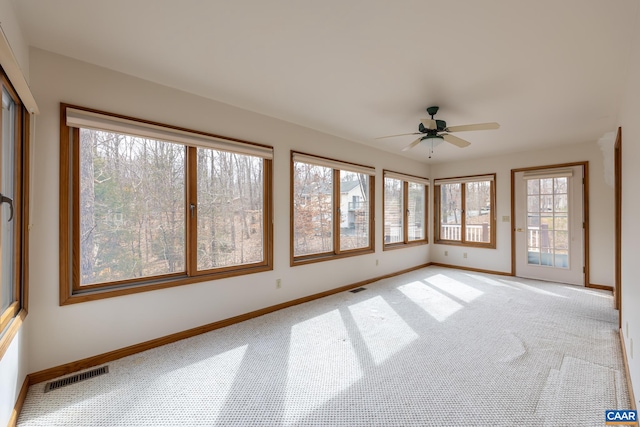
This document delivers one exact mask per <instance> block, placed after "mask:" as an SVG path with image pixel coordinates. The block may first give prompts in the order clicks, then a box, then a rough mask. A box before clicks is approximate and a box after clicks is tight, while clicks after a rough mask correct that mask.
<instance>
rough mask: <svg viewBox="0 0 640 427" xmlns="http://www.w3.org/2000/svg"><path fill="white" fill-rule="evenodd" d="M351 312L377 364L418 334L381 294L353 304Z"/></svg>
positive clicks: (413, 339) (350, 307)
mask: <svg viewBox="0 0 640 427" xmlns="http://www.w3.org/2000/svg"><path fill="white" fill-rule="evenodd" d="M349 312H350V313H351V315H352V316H353V320H354V321H355V322H356V325H358V330H359V332H360V335H361V336H362V339H363V340H364V342H365V345H366V346H367V349H368V350H369V353H370V354H371V356H372V357H373V361H374V362H375V364H376V365H379V364H381V363H382V362H384V361H385V360H387V359H388V358H389V357H391V356H393V355H394V354H396V353H397V352H399V351H400V350H402V349H403V348H404V347H406V346H407V345H408V344H409V343H411V342H412V341H415V340H416V339H418V337H419V336H418V334H416V333H415V331H414V330H413V329H411V327H410V326H409V325H407V323H406V322H405V321H404V320H402V318H401V317H400V316H399V315H398V313H396V312H395V310H394V309H393V308H391V306H390V305H389V304H388V303H387V302H386V301H385V300H384V298H382V297H381V296H376V297H374V298H370V299H368V300H366V301H362V302H359V303H357V304H353V305H350V306H349Z"/></svg>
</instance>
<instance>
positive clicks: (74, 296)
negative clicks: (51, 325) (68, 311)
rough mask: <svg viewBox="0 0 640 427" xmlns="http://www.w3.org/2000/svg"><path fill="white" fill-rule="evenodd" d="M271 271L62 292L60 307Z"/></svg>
mask: <svg viewBox="0 0 640 427" xmlns="http://www.w3.org/2000/svg"><path fill="white" fill-rule="evenodd" d="M269 270H273V265H272V264H271V263H269V264H266V265H259V266H255V267H250V268H244V269H241V270H230V271H225V272H220V273H214V274H206V275H200V276H191V277H187V276H181V277H178V278H174V279H171V280H164V281H162V282H154V283H142V284H133V285H121V286H119V287H117V288H116V287H115V286H111V287H109V286H107V287H102V288H91V289H86V290H80V291H74V292H69V293H68V294H66V295H64V294H63V293H62V292H61V294H60V305H61V306H62V305H69V304H76V303H81V302H87V301H96V300H101V299H105V298H113V297H119V296H123V295H131V294H137V293H140V292H149V291H155V290H157V289H166V288H172V287H175V286H183V285H189V284H192V283H199V282H209V281H213V280H218V279H225V278H229V277H236V276H244V275H246V274H253V273H260V272H264V271H269Z"/></svg>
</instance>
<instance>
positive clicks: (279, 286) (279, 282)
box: [276, 279, 282, 289]
mask: <svg viewBox="0 0 640 427" xmlns="http://www.w3.org/2000/svg"><path fill="white" fill-rule="evenodd" d="M281 287H282V279H276V289H280V288H281Z"/></svg>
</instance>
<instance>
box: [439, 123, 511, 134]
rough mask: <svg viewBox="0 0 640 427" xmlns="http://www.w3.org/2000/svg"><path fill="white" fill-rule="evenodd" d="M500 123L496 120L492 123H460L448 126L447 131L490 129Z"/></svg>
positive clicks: (495, 127) (496, 127)
mask: <svg viewBox="0 0 640 427" xmlns="http://www.w3.org/2000/svg"><path fill="white" fill-rule="evenodd" d="M498 128H500V125H499V124H498V123H496V122H492V123H478V124H475V125H461V126H449V127H447V132H464V131H468V130H491V129H498Z"/></svg>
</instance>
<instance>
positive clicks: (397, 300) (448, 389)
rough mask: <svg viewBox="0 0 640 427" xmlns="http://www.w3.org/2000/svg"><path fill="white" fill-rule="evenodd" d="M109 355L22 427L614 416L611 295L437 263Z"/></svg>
mask: <svg viewBox="0 0 640 427" xmlns="http://www.w3.org/2000/svg"><path fill="white" fill-rule="evenodd" d="M366 288H367V289H366V290H365V291H362V292H359V293H351V292H343V293H340V294H336V295H333V296H330V297H327V298H323V299H321V300H316V301H313V302H310V303H306V304H303V305H299V306H295V307H291V308H288V309H285V310H281V311H278V312H275V313H271V314H268V315H265V316H262V317H259V318H256V319H253V320H250V321H247V322H244V323H241V324H237V325H233V326H230V327H227V328H224V329H220V330H217V331H213V332H210V333H207V334H204V335H200V336H197V337H194V338H190V339H187V340H183V341H180V342H177V343H174V344H171V345H167V346H164V347H162V348H157V349H153V350H149V351H147V352H144V353H140V354H136V355H133V356H130V357H126V358H123V359H120V360H117V361H114V362H111V363H109V373H108V374H106V375H103V376H100V377H96V378H92V379H89V380H86V381H83V382H80V383H77V384H73V385H69V386H66V387H63V388H60V389H57V390H54V391H51V392H49V393H46V394H45V393H43V390H44V384H36V385H34V386H32V387H31V388H30V389H29V393H28V396H27V399H26V402H25V404H24V407H23V410H22V413H21V415H20V418H19V423H18V425H19V426H23V427H26V426H47V427H50V426H86V427H89V426H243V427H246V426H457V425H464V426H470V425H477V426H514V425H521V426H564V425H567V426H602V425H604V412H605V410H606V409H628V407H629V401H628V394H627V389H626V384H625V382H624V375H623V374H622V373H623V367H622V355H621V352H620V342H619V336H618V333H617V330H616V327H617V317H616V315H617V312H616V311H615V310H613V308H612V297H611V294H610V293H608V292H604V291H597V290H589V289H584V288H580V287H575V286H570V285H562V284H553V283H547V282H539V281H533V280H525V279H518V278H512V277H503V276H493V275H487V274H480V273H469V272H464V271H460V270H453V269H446V268H438V267H429V268H425V269H421V270H418V271H415V272H412V273H408V274H404V275H402V276H398V277H394V278H391V279H386V280H382V281H379V282H376V283H373V284H370V285H368V286H366Z"/></svg>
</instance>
